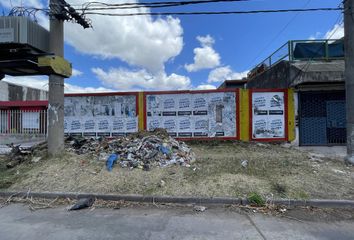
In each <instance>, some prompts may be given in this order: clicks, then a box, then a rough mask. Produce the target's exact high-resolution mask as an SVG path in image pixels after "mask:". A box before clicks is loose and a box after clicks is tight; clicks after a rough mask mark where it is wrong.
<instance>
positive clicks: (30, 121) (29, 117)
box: [22, 112, 39, 129]
mask: <svg viewBox="0 0 354 240" xmlns="http://www.w3.org/2000/svg"><path fill="white" fill-rule="evenodd" d="M22 128H26V129H39V112H23V113H22Z"/></svg>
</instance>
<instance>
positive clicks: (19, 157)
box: [6, 142, 47, 168]
mask: <svg viewBox="0 0 354 240" xmlns="http://www.w3.org/2000/svg"><path fill="white" fill-rule="evenodd" d="M7 146H8V147H9V148H10V149H11V151H10V152H9V153H8V154H7V155H6V160H7V164H6V167H7V168H14V167H15V166H17V165H19V164H21V163H23V162H26V161H29V160H31V161H32V162H36V161H39V160H40V158H41V157H43V156H46V155H47V143H46V142H42V143H39V144H36V145H33V146H32V147H22V146H21V144H18V145H15V144H8V145H7Z"/></svg>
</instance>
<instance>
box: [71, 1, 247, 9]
mask: <svg viewBox="0 0 354 240" xmlns="http://www.w3.org/2000/svg"><path fill="white" fill-rule="evenodd" d="M248 1H250V0H196V1H166V2H136V3H103V2H88V3H84V4H83V5H82V6H84V7H83V9H78V10H88V9H89V10H113V9H127V8H144V7H146V8H160V7H176V6H186V5H196V4H210V3H222V2H248ZM91 5H98V7H92V6H91ZM99 6H103V7H99Z"/></svg>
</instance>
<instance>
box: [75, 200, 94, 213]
mask: <svg viewBox="0 0 354 240" xmlns="http://www.w3.org/2000/svg"><path fill="white" fill-rule="evenodd" d="M94 202H95V199H94V198H93V197H89V198H80V199H79V200H78V201H77V202H76V203H75V204H74V205H73V206H71V207H70V208H69V211H72V210H80V209H84V208H88V207H91V206H92V205H93V203H94Z"/></svg>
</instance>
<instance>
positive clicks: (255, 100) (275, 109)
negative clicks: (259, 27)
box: [250, 90, 287, 140]
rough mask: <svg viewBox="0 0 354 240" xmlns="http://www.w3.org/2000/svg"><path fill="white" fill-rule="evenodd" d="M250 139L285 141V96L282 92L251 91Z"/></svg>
mask: <svg viewBox="0 0 354 240" xmlns="http://www.w3.org/2000/svg"><path fill="white" fill-rule="evenodd" d="M250 94H251V102H250V104H251V117H250V118H251V120H252V125H251V139H253V140H262V139H263V140H271V139H274V140H277V139H279V140H283V139H284V140H285V139H286V137H287V117H286V116H287V96H286V92H285V91H284V90H278V91H277V90H273V91H272V90H267V92H265V91H262V90H251V91H250Z"/></svg>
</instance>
